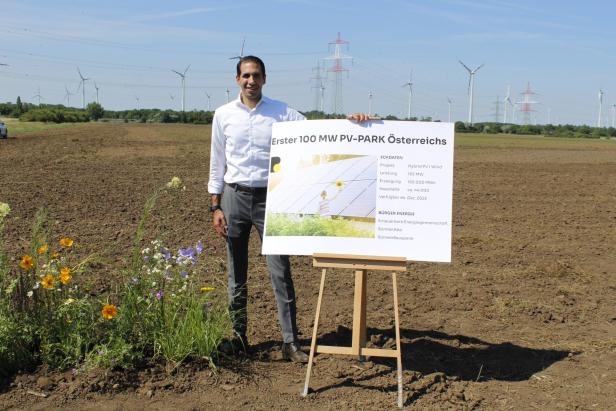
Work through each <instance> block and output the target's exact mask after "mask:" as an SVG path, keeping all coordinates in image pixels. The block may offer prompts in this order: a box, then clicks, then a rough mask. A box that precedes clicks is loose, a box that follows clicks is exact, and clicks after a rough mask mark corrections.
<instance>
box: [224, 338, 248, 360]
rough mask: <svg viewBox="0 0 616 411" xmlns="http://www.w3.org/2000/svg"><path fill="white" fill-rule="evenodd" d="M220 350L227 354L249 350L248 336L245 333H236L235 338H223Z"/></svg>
mask: <svg viewBox="0 0 616 411" xmlns="http://www.w3.org/2000/svg"><path fill="white" fill-rule="evenodd" d="M218 351H220V352H221V353H223V354H225V355H234V354H239V353H247V352H248V338H246V336H245V335H236V336H234V337H233V338H226V339H224V340H222V342H221V343H220V345H219V346H218Z"/></svg>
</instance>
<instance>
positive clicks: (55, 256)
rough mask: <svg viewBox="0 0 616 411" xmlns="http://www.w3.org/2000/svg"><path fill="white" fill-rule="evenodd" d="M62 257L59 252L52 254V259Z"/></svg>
mask: <svg viewBox="0 0 616 411" xmlns="http://www.w3.org/2000/svg"><path fill="white" fill-rule="evenodd" d="M58 257H60V253H59V252H57V251H56V252H54V253H53V254H51V259H52V260H55V259H56V258H58Z"/></svg>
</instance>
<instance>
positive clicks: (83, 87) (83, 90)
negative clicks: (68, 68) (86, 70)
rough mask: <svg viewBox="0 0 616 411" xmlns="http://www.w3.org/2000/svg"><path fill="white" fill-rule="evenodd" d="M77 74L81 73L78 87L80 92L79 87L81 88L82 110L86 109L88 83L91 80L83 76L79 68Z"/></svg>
mask: <svg viewBox="0 0 616 411" xmlns="http://www.w3.org/2000/svg"><path fill="white" fill-rule="evenodd" d="M77 73H79V78H80V79H81V81H80V82H79V86H78V87H77V91H79V87H81V106H82V108H84V109H85V108H86V81H87V80H90V79H89V78H86V77H84V76H83V74H81V70H79V66H77Z"/></svg>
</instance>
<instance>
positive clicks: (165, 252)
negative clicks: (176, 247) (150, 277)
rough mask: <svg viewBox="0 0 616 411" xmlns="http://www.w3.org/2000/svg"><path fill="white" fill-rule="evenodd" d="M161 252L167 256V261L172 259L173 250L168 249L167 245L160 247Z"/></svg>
mask: <svg viewBox="0 0 616 411" xmlns="http://www.w3.org/2000/svg"><path fill="white" fill-rule="evenodd" d="M160 253H161V254H162V255H163V256H165V262H168V261H169V260H171V251H169V250H167V249H166V248H165V247H161V248H160Z"/></svg>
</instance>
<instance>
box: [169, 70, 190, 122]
mask: <svg viewBox="0 0 616 411" xmlns="http://www.w3.org/2000/svg"><path fill="white" fill-rule="evenodd" d="M189 68H190V64H189V65H188V66H187V67H186V70H184V72H183V73H180V72H179V71H175V70H173V69H172V70H171V71H173V72H174V73H175V74H177V75H178V76H180V77H181V78H182V112H184V106H185V104H186V72H187V71H188V69H189Z"/></svg>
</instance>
